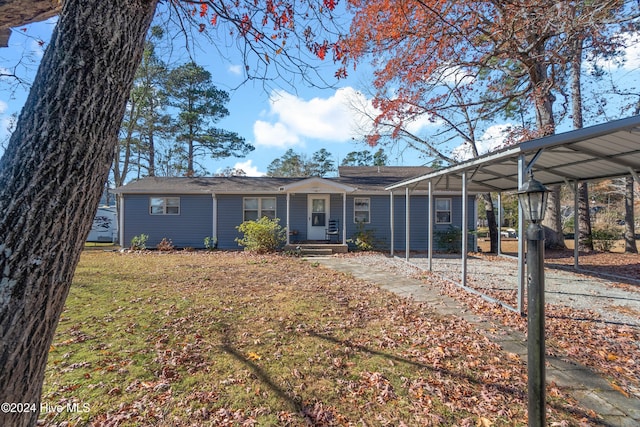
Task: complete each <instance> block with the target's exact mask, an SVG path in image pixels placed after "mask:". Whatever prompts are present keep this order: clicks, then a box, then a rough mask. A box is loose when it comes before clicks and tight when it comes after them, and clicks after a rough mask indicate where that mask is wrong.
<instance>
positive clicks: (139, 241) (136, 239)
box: [130, 234, 149, 251]
mask: <svg viewBox="0 0 640 427" xmlns="http://www.w3.org/2000/svg"><path fill="white" fill-rule="evenodd" d="M147 240H149V235H147V234H140V235H138V236H133V238H132V239H131V246H130V249H132V250H135V251H143V250H145V249H147Z"/></svg>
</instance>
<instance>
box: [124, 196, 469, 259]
mask: <svg viewBox="0 0 640 427" xmlns="http://www.w3.org/2000/svg"><path fill="white" fill-rule="evenodd" d="M158 197H162V196H158ZM164 197H180V215H150V214H149V195H131V194H127V195H125V196H124V201H125V203H124V214H125V221H124V231H123V234H124V242H122V244H123V245H124V246H128V245H129V243H130V242H131V238H132V237H133V236H136V235H139V234H147V235H149V241H148V244H147V246H148V247H149V248H153V247H155V246H156V245H157V244H158V243H159V242H160V241H161V240H162V238H163V237H166V238H168V239H171V240H172V241H173V244H174V245H175V246H176V247H194V248H202V247H204V238H205V237H206V236H213V234H214V233H213V227H214V220H215V226H216V230H217V235H216V237H217V239H218V248H220V249H236V250H237V249H241V247H240V246H238V244H237V242H236V241H235V239H236V238H238V237H241V235H240V233H239V232H238V230H237V229H236V227H237V226H238V225H240V224H241V223H242V220H243V198H244V196H242V195H218V196H216V212H217V215H215V217H214V214H213V206H214V203H213V199H212V197H211V196H209V195H181V196H180V195H165V196H164ZM250 197H274V195H272V194H271V195H270V194H264V195H251V196H250ZM275 197H276V216H277V217H278V218H280V224H281V225H282V226H286V222H287V197H286V195H285V194H278V195H277V196H275ZM356 197H368V198H369V199H370V201H371V205H370V206H371V212H370V219H371V222H370V223H369V224H365V225H364V229H365V230H372V232H373V235H374V238H375V240H376V243H377V245H376V247H377V248H378V249H389V248H390V245H391V224H390V209H389V201H390V197H389V195H388V194H385V195H372V196H366V195H358V196H356ZM440 197H443V198H450V199H451V200H452V224H451V226H455V227H460V225H461V219H462V218H461V214H462V199H461V198H460V197H456V196H437V198H440ZM435 198H436V197H434V199H435ZM346 200H347V206H346V218H343V208H342V201H343V195H342V194H332V195H331V200H330V216H329V217H330V218H331V219H337V220H339V222H340V228H341V229H342V226H343V224H344V225H346V232H347V239H350V238H353V237H354V236H355V235H356V233H357V232H358V231H359V230H358V224H356V223H355V221H354V212H353V211H354V196H352V195H347V199H346ZM394 205H395V212H394V226H395V233H394V239H395V240H394V242H393V245H394V248H395V250H398V251H403V250H404V249H405V241H406V234H405V220H406V217H405V208H406V204H405V197H404V194H397V195H395V196H394ZM474 206H475V197H473V196H470V197H469V207H468V209H469V216H468V226H469V228H470V229H475V223H474V212H475V209H474ZM410 209H411V216H410V221H411V236H410V245H411V250H415V251H426V250H427V238H428V236H427V234H428V214H429V212H428V197H427V196H425V195H420V196H411V203H410ZM289 221H290V229H291V230H297V231H298V234H297V236H292V238H291V239H292V241H304V240H306V239H307V236H306V233H307V194H304V193H298V194H292V195H291V196H290V213H289ZM449 227H450V225H449V224H435V226H434V231H435V233H437V232H438V231H440V230H447V229H448V228H449ZM472 237H473V236H470V239H469V242H470V243H469V248H470V249H471V250H473V249H475V248H474V241H475V240H474V239H473V238H472ZM434 245H437V236H434ZM435 249H436V250H437V249H438V248H437V247H436V248H435Z"/></svg>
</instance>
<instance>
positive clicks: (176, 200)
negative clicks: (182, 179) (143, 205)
mask: <svg viewBox="0 0 640 427" xmlns="http://www.w3.org/2000/svg"><path fill="white" fill-rule="evenodd" d="M149 213H150V214H151V215H180V197H151V198H149Z"/></svg>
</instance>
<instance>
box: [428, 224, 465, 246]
mask: <svg viewBox="0 0 640 427" xmlns="http://www.w3.org/2000/svg"><path fill="white" fill-rule="evenodd" d="M434 235H435V238H436V243H437V245H438V248H439V249H440V250H442V251H445V252H450V253H459V252H460V248H461V247H462V230H461V229H460V228H459V227H454V226H451V225H450V226H449V228H448V229H446V230H438V231H436V232H435V233H434Z"/></svg>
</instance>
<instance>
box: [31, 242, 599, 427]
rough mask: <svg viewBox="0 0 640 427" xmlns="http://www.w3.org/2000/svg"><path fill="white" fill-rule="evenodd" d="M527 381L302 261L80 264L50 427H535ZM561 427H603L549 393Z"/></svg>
mask: <svg viewBox="0 0 640 427" xmlns="http://www.w3.org/2000/svg"><path fill="white" fill-rule="evenodd" d="M526 381H527V380H526V366H525V363H524V361H523V360H521V359H520V358H519V357H518V356H516V355H514V354H508V353H504V352H502V351H501V350H500V349H499V348H498V347H497V346H496V345H495V344H493V343H491V342H490V341H488V340H487V339H486V338H485V337H484V336H483V335H481V334H480V333H479V332H477V331H476V330H475V329H474V328H473V326H472V325H469V324H467V323H466V322H464V321H462V320H460V319H458V318H456V317H443V316H440V315H436V314H434V313H433V312H432V311H431V310H430V309H429V307H428V306H426V305H423V304H420V303H416V302H413V301H410V300H406V299H403V298H400V297H397V296H395V295H393V294H390V293H387V292H385V291H381V290H379V289H378V288H377V287H375V286H372V285H368V284H365V283H363V282H361V281H358V280H355V279H353V278H352V277H350V276H347V275H344V274H341V273H337V272H333V271H331V270H328V269H325V268H323V267H320V266H318V265H317V264H315V263H313V261H303V260H300V259H298V258H290V257H285V256H281V255H266V256H256V255H249V254H246V253H241V252H236V253H228V252H214V253H201V252H193V253H188V252H182V253H171V254H165V253H129V254H120V253H111V252H100V251H87V252H85V253H84V254H83V256H82V259H81V262H80V265H79V267H78V270H77V272H76V277H75V280H74V284H73V286H72V288H71V292H70V295H69V297H68V299H67V304H66V309H65V311H64V313H63V315H62V317H61V319H60V324H59V326H58V331H57V335H56V338H55V340H54V343H53V345H52V347H51V350H50V354H49V364H48V368H47V372H46V377H45V385H44V390H43V397H42V402H43V405H42V406H41V408H45V409H46V410H45V411H44V412H43V413H42V414H41V418H42V419H43V423H44V424H46V425H65V424H63V423H65V422H69V423H68V424H66V425H96V426H120V425H130V426H138V425H154V426H156V425H160V426H162V425H165V426H187V425H238V426H251V425H260V426H268V425H273V426H286V425H291V426H304V425H314V426H315V425H320V426H322V425H327V426H329V425H358V426H360V425H394V426H401V425H407V426H415V425H425V426H428V425H446V426H454V425H456V426H480V427H488V426H524V425H526V423H527V408H526V401H527V397H526V388H527V384H526ZM547 395H548V405H547V408H548V411H549V414H548V420H549V423H550V425H557V426H564V425H567V426H579V425H598V422H597V420H596V419H595V418H594V417H595V414H593V413H589V412H587V411H584V410H582V409H581V408H580V407H576V406H575V402H573V401H572V400H571V399H569V398H568V397H567V396H564V395H563V393H562V391H560V390H558V389H557V388H555V387H554V386H553V385H551V386H550V387H549V388H548V393H547Z"/></svg>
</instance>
